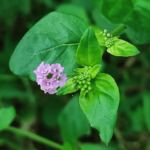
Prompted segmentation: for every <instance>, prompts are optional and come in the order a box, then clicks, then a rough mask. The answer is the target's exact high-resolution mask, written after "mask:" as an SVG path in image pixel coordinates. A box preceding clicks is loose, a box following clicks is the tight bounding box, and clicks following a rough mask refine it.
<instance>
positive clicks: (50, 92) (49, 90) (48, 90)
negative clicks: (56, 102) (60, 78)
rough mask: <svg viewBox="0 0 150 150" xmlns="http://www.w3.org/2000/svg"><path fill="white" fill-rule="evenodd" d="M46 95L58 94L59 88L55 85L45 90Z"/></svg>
mask: <svg viewBox="0 0 150 150" xmlns="http://www.w3.org/2000/svg"><path fill="white" fill-rule="evenodd" d="M44 93H45V94H46V93H49V94H55V93H57V88H56V87H55V86H54V85H51V86H50V87H49V88H48V89H44Z"/></svg>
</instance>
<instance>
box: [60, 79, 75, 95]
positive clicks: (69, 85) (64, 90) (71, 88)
mask: <svg viewBox="0 0 150 150" xmlns="http://www.w3.org/2000/svg"><path fill="white" fill-rule="evenodd" d="M77 90H78V88H77V86H76V83H74V82H73V78H71V79H69V80H67V82H66V85H65V86H63V87H61V88H59V89H58V91H57V95H66V94H69V93H73V92H76V91H77Z"/></svg>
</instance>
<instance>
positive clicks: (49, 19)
mask: <svg viewBox="0 0 150 150" xmlns="http://www.w3.org/2000/svg"><path fill="white" fill-rule="evenodd" d="M122 30H123V29H122V26H121V27H118V28H117V29H116V30H115V31H114V32H112V35H111V34H110V33H108V32H107V30H104V31H101V32H99V33H94V31H93V29H92V28H91V27H89V26H88V25H87V24H86V23H85V22H84V21H83V20H82V19H80V18H79V17H76V16H74V15H69V14H65V13H58V12H52V13H50V14H48V15H47V16H46V17H44V18H43V19H41V20H40V21H39V22H38V23H36V25H35V26H33V27H32V28H31V29H30V30H29V31H28V32H27V33H26V35H25V36H24V37H23V38H22V40H21V41H20V43H19V44H18V46H17V47H16V49H15V51H14V53H13V55H12V57H11V60H10V69H11V70H12V72H14V73H15V74H17V75H20V76H27V77H29V78H30V79H32V80H34V81H35V80H36V81H37V83H38V84H39V85H40V86H41V89H42V90H44V92H45V93H49V94H54V93H57V95H65V94H69V93H74V92H76V91H80V96H79V103H80V106H81V108H82V110H83V112H84V113H85V115H86V117H87V118H88V121H89V123H90V125H91V126H92V127H93V128H95V129H97V130H98V131H99V135H100V138H101V140H102V141H103V142H105V143H106V144H108V143H109V142H110V140H111V138H112V136H113V131H114V127H115V123H116V119H117V110H118V106H119V100H120V96H119V90H118V86H117V84H116V82H115V80H114V79H113V78H112V77H111V76H110V75H108V74H105V73H100V71H101V65H102V56H103V53H104V52H105V50H107V52H108V53H110V54H112V55H114V56H123V57H128V56H135V55H137V54H138V53H139V51H138V50H137V48H136V47H135V46H134V45H132V44H130V43H128V42H126V41H124V40H121V39H119V36H118V35H119V33H120V32H121V31H122ZM116 35H117V36H116ZM44 64H45V65H44ZM33 71H34V73H33ZM62 72H63V74H61V73H62ZM35 75H36V76H35ZM66 80H67V81H66Z"/></svg>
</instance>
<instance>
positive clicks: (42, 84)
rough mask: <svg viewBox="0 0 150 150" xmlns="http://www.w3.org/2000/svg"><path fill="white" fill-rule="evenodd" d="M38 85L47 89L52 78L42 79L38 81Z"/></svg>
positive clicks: (50, 84)
mask: <svg viewBox="0 0 150 150" xmlns="http://www.w3.org/2000/svg"><path fill="white" fill-rule="evenodd" d="M40 86H42V87H43V88H44V89H49V87H50V86H52V79H46V78H45V79H43V80H42V81H41V82H40Z"/></svg>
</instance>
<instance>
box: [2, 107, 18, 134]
mask: <svg viewBox="0 0 150 150" xmlns="http://www.w3.org/2000/svg"><path fill="white" fill-rule="evenodd" d="M15 116H16V112H15V108H14V107H13V106H9V107H6V108H2V109H0V131H1V130H4V129H5V128H7V127H8V126H9V125H10V124H11V122H12V121H13V120H14V118H15Z"/></svg>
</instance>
